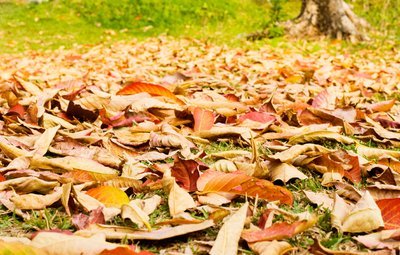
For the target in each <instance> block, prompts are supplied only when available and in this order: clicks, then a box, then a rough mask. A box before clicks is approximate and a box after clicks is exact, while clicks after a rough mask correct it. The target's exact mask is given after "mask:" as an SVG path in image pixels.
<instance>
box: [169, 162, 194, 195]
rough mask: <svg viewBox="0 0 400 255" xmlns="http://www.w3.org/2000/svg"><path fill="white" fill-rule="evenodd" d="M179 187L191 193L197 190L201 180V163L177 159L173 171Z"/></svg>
mask: <svg viewBox="0 0 400 255" xmlns="http://www.w3.org/2000/svg"><path fill="white" fill-rule="evenodd" d="M171 173H172V176H173V177H175V179H176V182H177V183H178V185H179V186H181V187H182V188H184V189H186V190H187V191H189V192H193V191H196V190H197V186H196V182H197V179H199V176H200V175H199V163H197V162H196V161H194V160H181V159H179V158H178V157H176V158H175V161H174V166H173V167H172V169H171Z"/></svg>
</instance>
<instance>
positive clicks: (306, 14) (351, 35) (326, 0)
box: [286, 0, 367, 41]
mask: <svg viewBox="0 0 400 255" xmlns="http://www.w3.org/2000/svg"><path fill="white" fill-rule="evenodd" d="M366 26H367V22H366V21H365V20H363V19H361V18H359V17H357V15H355V14H354V12H353V11H352V10H351V8H350V6H349V5H348V4H347V3H346V2H344V1H343V0H302V8H301V12H300V15H299V16H298V17H297V18H296V19H295V20H293V21H290V22H288V23H287V24H286V28H287V29H288V31H289V34H291V35H294V36H310V35H311V36H313V35H321V34H322V35H327V36H331V37H332V38H338V39H350V40H352V41H353V40H365V39H367V37H366V36H365V35H364V34H363V33H362V32H361V31H360V29H362V28H363V27H366Z"/></svg>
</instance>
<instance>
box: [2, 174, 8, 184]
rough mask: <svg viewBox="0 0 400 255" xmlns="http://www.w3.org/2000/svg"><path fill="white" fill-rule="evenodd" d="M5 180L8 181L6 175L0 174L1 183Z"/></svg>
mask: <svg viewBox="0 0 400 255" xmlns="http://www.w3.org/2000/svg"><path fill="white" fill-rule="evenodd" d="M5 180H7V179H6V178H5V177H4V175H2V174H0V182H3V181H5Z"/></svg>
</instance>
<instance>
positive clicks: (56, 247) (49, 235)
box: [32, 232, 122, 255]
mask: <svg viewBox="0 0 400 255" xmlns="http://www.w3.org/2000/svg"><path fill="white" fill-rule="evenodd" d="M32 245H33V246H35V247H37V248H39V249H41V250H43V251H45V252H47V253H48V254H54V255H76V254H88V255H89V254H99V253H100V252H102V251H103V250H106V249H107V250H110V249H114V248H117V247H120V246H122V245H119V244H114V243H109V242H106V240H105V236H104V235H102V234H98V235H93V236H92V237H89V238H84V237H81V236H76V235H66V234H62V233H56V232H39V233H38V234H36V236H35V237H34V238H33V239H32Z"/></svg>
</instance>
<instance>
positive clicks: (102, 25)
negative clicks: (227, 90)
mask: <svg viewBox="0 0 400 255" xmlns="http://www.w3.org/2000/svg"><path fill="white" fill-rule="evenodd" d="M348 2H349V3H350V4H351V5H352V6H354V10H355V12H356V13H357V14H358V15H360V16H362V17H364V18H365V19H366V20H367V21H368V22H369V23H370V24H371V29H370V36H371V37H372V38H373V39H375V40H379V41H380V42H381V43H384V42H385V41H387V40H392V41H396V40H397V41H399V40H400V19H398V16H399V9H400V8H399V7H400V0H390V1H389V0H366V1H361V0H353V1H348ZM300 6H301V1H300V0H203V1H195V0H97V1H96V0H70V1H67V0H53V1H51V0H49V1H39V0H36V1H10V0H0V53H9V52H20V51H24V50H31V49H34V50H36V49H56V48H59V47H66V48H70V47H72V46H73V45H75V44H98V43H101V42H102V43H104V42H105V43H107V42H113V41H117V40H129V39H131V38H133V37H135V38H139V39H144V38H147V37H149V36H158V35H160V34H165V35H171V36H174V37H194V38H202V39H206V40H210V41H212V42H215V43H228V44H238V43H239V44H240V43H243V42H244V41H245V40H246V39H245V38H246V35H248V34H250V33H254V32H256V31H262V30H263V29H268V31H269V33H268V36H267V39H264V40H267V41H268V40H282V36H283V35H284V31H283V29H282V28H281V27H279V25H277V22H278V21H284V20H287V19H291V18H294V17H296V16H297V15H298V13H299V11H300Z"/></svg>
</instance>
